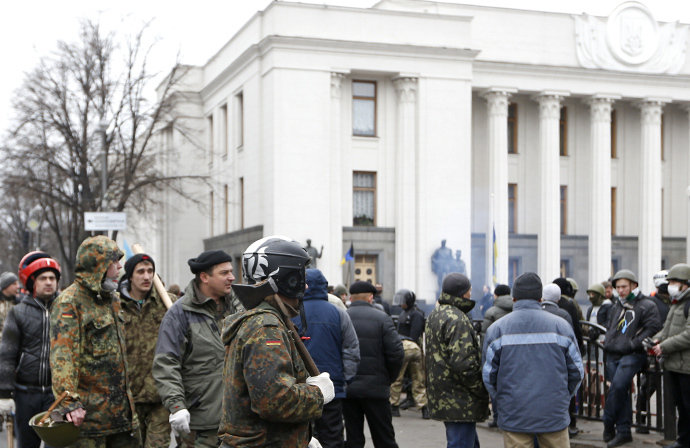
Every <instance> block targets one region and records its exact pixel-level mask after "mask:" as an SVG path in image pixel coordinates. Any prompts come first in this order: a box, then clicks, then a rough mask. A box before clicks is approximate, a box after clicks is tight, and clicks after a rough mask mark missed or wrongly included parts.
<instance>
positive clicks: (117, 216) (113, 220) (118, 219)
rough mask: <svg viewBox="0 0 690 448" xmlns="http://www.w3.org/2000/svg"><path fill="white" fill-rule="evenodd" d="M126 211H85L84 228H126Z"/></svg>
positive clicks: (87, 229)
mask: <svg viewBox="0 0 690 448" xmlns="http://www.w3.org/2000/svg"><path fill="white" fill-rule="evenodd" d="M126 229H127V213H125V212H105V213H99V212H84V230H86V231H90V230H126Z"/></svg>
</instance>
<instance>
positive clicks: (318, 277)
mask: <svg viewBox="0 0 690 448" xmlns="http://www.w3.org/2000/svg"><path fill="white" fill-rule="evenodd" d="M307 286H308V288H307V290H306V291H305V292H304V300H314V299H320V300H328V281H327V280H326V277H324V276H323V274H322V273H321V271H320V270H318V269H307Z"/></svg>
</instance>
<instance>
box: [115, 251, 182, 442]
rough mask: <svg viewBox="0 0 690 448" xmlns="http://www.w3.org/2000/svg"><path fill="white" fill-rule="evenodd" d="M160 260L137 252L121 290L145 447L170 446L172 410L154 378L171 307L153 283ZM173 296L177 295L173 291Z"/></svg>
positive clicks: (132, 377)
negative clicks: (160, 331) (162, 330)
mask: <svg viewBox="0 0 690 448" xmlns="http://www.w3.org/2000/svg"><path fill="white" fill-rule="evenodd" d="M154 275H156V264H155V262H154V261H153V258H151V257H150V256H149V255H146V254H136V255H134V256H132V257H130V258H129V259H128V260H127V263H125V275H124V276H122V278H121V279H120V284H119V287H118V290H119V291H120V299H121V301H122V302H121V304H122V312H123V314H124V316H125V332H126V335H127V362H128V364H129V367H130V376H129V380H130V388H131V389H132V395H133V397H134V405H135V407H136V410H137V416H138V418H139V424H140V425H141V427H140V430H141V440H142V444H143V445H144V448H168V446H169V445H170V431H171V429H170V422H169V421H168V417H169V416H170V413H169V412H168V410H167V409H165V407H164V406H163V404H162V403H161V398H160V395H158V390H156V384H155V383H154V381H153V373H152V371H151V370H152V365H153V357H154V355H155V353H156V342H157V341H158V329H159V328H160V325H161V321H162V320H163V316H165V312H166V311H167V308H166V307H165V305H164V304H163V301H162V300H161V298H160V297H159V296H158V291H156V288H154V287H153V277H154ZM170 300H171V301H175V300H177V296H174V297H173V295H172V294H171V295H170Z"/></svg>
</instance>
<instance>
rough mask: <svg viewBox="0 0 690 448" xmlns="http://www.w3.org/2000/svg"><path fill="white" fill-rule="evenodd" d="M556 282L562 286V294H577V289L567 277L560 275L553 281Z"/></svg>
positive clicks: (570, 295) (569, 295)
mask: <svg viewBox="0 0 690 448" xmlns="http://www.w3.org/2000/svg"><path fill="white" fill-rule="evenodd" d="M553 282H554V283H555V284H557V285H558V287H559V288H561V294H563V295H564V296H568V297H572V296H574V295H575V290H573V285H571V284H570V282H569V281H568V279H567V278H563V277H559V278H557V279H556V280H554V281H553Z"/></svg>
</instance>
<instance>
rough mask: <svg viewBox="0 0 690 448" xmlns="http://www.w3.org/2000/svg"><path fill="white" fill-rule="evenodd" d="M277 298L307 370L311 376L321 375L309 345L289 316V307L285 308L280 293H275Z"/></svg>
mask: <svg viewBox="0 0 690 448" xmlns="http://www.w3.org/2000/svg"><path fill="white" fill-rule="evenodd" d="M275 298H276V303H277V304H278V307H279V308H280V312H281V313H283V317H284V318H285V324H286V325H287V327H288V330H290V334H292V339H293V340H294V341H295V347H297V351H298V352H299V356H300V358H302V361H304V364H305V366H306V367H307V372H308V373H309V375H310V376H317V375H319V373H320V372H319V368H318V367H316V364H314V360H313V359H311V355H310V354H309V351H308V350H307V347H306V346H305V345H304V342H302V338H301V337H300V335H299V332H298V331H297V328H295V324H293V323H292V321H291V320H290V318H289V317H288V313H287V309H285V304H284V303H283V301H282V300H281V299H280V297H279V296H278V294H276V295H275Z"/></svg>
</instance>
